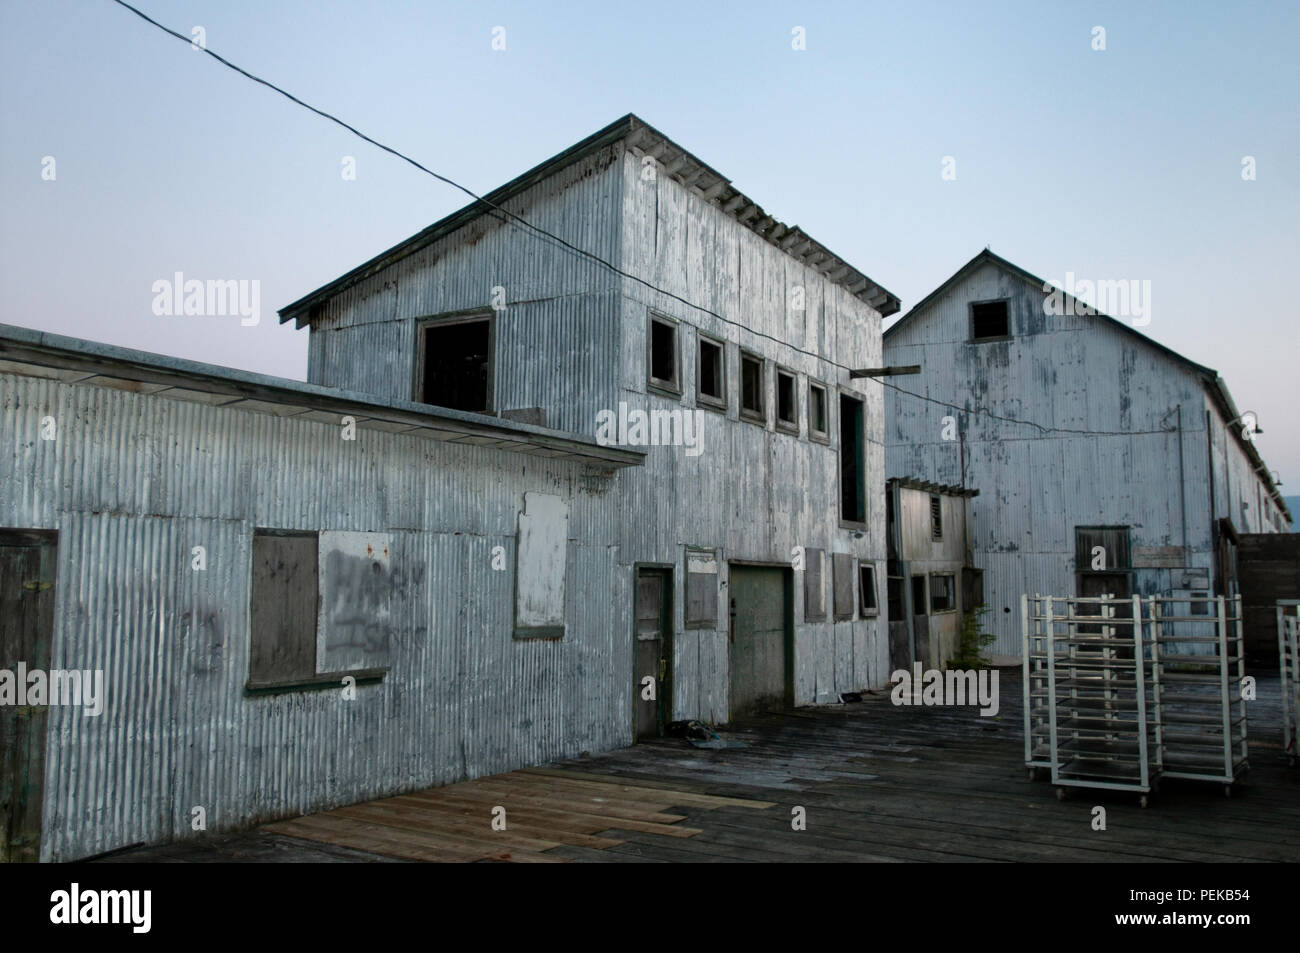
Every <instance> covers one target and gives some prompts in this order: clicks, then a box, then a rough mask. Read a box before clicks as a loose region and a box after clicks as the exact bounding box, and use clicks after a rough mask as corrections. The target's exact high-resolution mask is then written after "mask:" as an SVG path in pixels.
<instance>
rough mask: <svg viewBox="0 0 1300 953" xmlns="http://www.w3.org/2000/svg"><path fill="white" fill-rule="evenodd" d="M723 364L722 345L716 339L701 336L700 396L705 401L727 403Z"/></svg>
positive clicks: (719, 403) (723, 404) (724, 404)
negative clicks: (711, 339) (710, 339)
mask: <svg viewBox="0 0 1300 953" xmlns="http://www.w3.org/2000/svg"><path fill="white" fill-rule="evenodd" d="M724 367H725V365H724V364H723V351H722V345H721V344H719V343H717V342H716V341H709V340H706V339H705V338H700V391H699V398H700V400H701V401H702V402H704V403H714V404H718V405H719V406H722V407H725V406H726V405H727V385H726V383H725V382H726V379H727V378H726V373H725V371H724Z"/></svg>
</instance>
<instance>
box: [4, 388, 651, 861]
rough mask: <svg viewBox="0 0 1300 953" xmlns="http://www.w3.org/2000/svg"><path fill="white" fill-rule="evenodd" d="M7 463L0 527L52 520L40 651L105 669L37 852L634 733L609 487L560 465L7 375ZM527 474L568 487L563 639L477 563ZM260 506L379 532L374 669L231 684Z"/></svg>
mask: <svg viewBox="0 0 1300 953" xmlns="http://www.w3.org/2000/svg"><path fill="white" fill-rule="evenodd" d="M46 416H50V417H52V418H54V420H55V422H56V425H57V428H58V429H57V438H56V439H55V440H53V441H46V440H42V439H41V437H40V433H39V431H40V428H41V421H42V418H44V417H46ZM0 469H2V470H3V472H4V474H5V476H4V484H5V489H6V492H5V493H3V494H0V526H7V527H19V528H55V529H58V530H59V531H60V535H59V557H58V580H57V586H58V597H57V610H56V612H57V622H56V632H55V639H54V647H53V658H52V663H51V664H52V666H53V667H56V668H77V669H85V668H90V669H102V670H103V671H104V673H105V685H106V695H107V701H106V707H105V710H104V712H103V714H102V715H101V716H99V717H96V718H88V717H83V715H82V713H81V711H80V710H78V709H74V708H54V709H52V710H51V715H50V723H49V725H50V727H49V755H48V759H47V774H46V791H45V808H44V810H45V815H44V827H45V843H44V845H43V848H42V856H43V858H44V859H46V860H64V859H71V858H76V857H81V856H86V855H90V854H94V853H99V852H102V851H106V850H111V849H114V848H117V847H120V846H123V845H126V844H130V843H134V842H138V841H155V840H160V839H164V838H169V837H182V836H187V835H189V834H190V833H191V832H190V811H191V809H192V808H193V807H195V806H202V807H204V808H205V810H206V812H207V819H208V828H209V830H219V829H223V828H228V827H231V826H235V825H239V824H243V823H247V822H250V821H253V820H264V819H269V818H273V817H277V816H283V815H289V814H297V813H301V812H305V811H309V810H313V809H318V808H325V807H330V806H337V805H341V804H346V803H350V802H355V801H359V800H364V799H367V798H372V797H376V796H379V795H382V794H386V793H391V792H395V791H398V790H403V789H414V788H418V787H422V786H427V785H431V784H436V783H443V782H448V781H453V780H456V779H458V778H463V777H467V776H476V775H481V774H486V773H491V772H496V771H502V770H507V769H509V768H512V767H516V766H519V765H522V764H529V763H537V762H542V761H546V760H549V759H553V758H559V757H567V756H572V755H576V754H578V753H580V752H581V751H583V750H599V749H605V748H612V747H617V746H619V745H622V744H627V743H629V742H630V741H631V735H632V708H631V697H630V692H629V691H628V690H627V685H628V682H629V679H628V673H629V672H630V671H631V666H632V659H631V654H630V643H629V641H628V640H627V639H625V638H622V637H620V633H622V632H624V631H625V629H626V627H627V625H628V623H627V619H626V612H625V611H624V609H623V608H622V607H623V606H625V605H626V598H625V597H626V586H625V584H624V583H623V582H622V580H621V579H620V578H619V574H617V573H616V570H615V561H614V556H613V552H614V551H613V548H612V547H613V544H614V541H615V536H616V532H615V521H616V519H618V516H619V514H618V511H617V507H616V496H615V494H613V493H612V492H611V491H610V488H609V478H607V477H598V476H594V475H593V474H591V473H589V472H587V471H585V470H584V469H583V467H582V466H581V465H579V464H577V463H572V462H567V461H555V460H545V459H541V458H536V457H530V456H523V455H519V454H511V453H504V452H500V451H494V450H486V449H480V448H475V447H468V446H454V445H450V444H444V443H439V442H436V441H432V440H426V439H421V438H418V437H412V436H402V435H393V434H388V433H383V432H379V431H375V430H368V429H365V428H364V426H363V427H362V428H361V429H359V430H358V431H357V440H356V441H355V442H344V441H342V440H341V439H340V430H339V428H338V427H337V426H335V425H333V424H327V423H314V422H311V421H307V420H294V419H286V418H282V417H276V416H271V415H264V414H258V413H252V412H248V411H241V410H235V409H226V410H223V409H221V408H217V407H211V406H206V405H202V404H196V403H186V402H182V401H176V400H170V399H165V398H160V397H150V396H146V395H141V394H133V393H127V392H123V391H119V390H111V389H107V388H103V387H95V386H89V385H75V386H70V385H62V384H58V383H56V382H53V381H46V380H38V379H33V378H26V377H15V376H11V375H0ZM526 490H538V491H541V492H546V493H551V494H558V495H560V496H562V497H564V498H565V499H566V501H567V502H568V505H569V508H570V519H571V524H570V525H571V527H572V535H573V539H572V541H571V542H570V551H569V555H568V566H569V570H568V573H567V577H566V584H567V587H568V595H567V606H568V634H567V635H566V638H565V639H564V640H563V641H562V642H521V641H516V640H514V639H513V638H512V617H511V611H512V606H513V586H514V575H513V569H512V568H507V570H506V571H493V570H492V568H491V554H492V548H493V547H494V546H497V545H500V546H504V547H505V551H506V553H507V554H510V558H513V552H514V549H513V538H514V535H515V532H516V519H517V514H518V511H519V508H520V507H521V505H522V502H523V494H524V492H525V491H526ZM254 527H278V528H287V529H309V530H321V529H338V530H355V531H371V532H374V531H383V532H387V533H390V534H391V535H392V539H393V547H392V561H391V570H390V571H391V577H392V580H393V586H394V594H393V599H392V612H393V625H394V630H395V631H396V632H397V633H398V635H397V638H396V642H395V644H394V646H393V665H392V669H391V671H390V672H389V674H388V676H387V678H386V679H385V680H384V681H383V682H382V683H380V684H377V685H365V684H363V685H360V686H358V688H357V692H358V696H357V698H356V699H355V700H354V701H346V700H344V699H343V698H342V694H341V692H340V691H337V690H325V691H309V692H297V693H289V694H276V695H270V696H262V697H245V695H244V690H243V685H244V682H245V680H246V678H247V675H248V651H249V649H248V646H249V631H248V604H249V584H250V581H249V580H250V558H251V537H252V532H253V529H254ZM194 546H203V547H205V548H206V550H207V569H206V570H205V571H202V572H198V571H194V570H193V569H192V568H191V550H192V547H194Z"/></svg>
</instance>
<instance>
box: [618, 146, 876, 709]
mask: <svg viewBox="0 0 1300 953" xmlns="http://www.w3.org/2000/svg"><path fill="white" fill-rule="evenodd" d="M640 170H641V164H640V160H639V159H638V158H637V157H635V156H634V155H631V154H628V155H627V156H625V159H624V173H625V187H624V191H623V207H622V211H621V219H622V226H623V231H622V246H623V258H622V261H623V267H624V269H625V270H627V271H629V272H631V273H632V274H635V275H638V276H640V277H643V278H644V279H645V280H646V281H648V282H650V283H651V284H654V285H656V286H658V287H659V288H662V289H664V291H665V292H668V293H667V294H665V293H659V292H656V291H653V290H651V289H649V288H647V287H645V286H644V285H642V284H640V283H638V282H633V281H624V282H623V285H622V296H623V297H622V300H621V310H620V322H619V323H620V328H621V331H620V334H621V346H620V347H619V349H618V353H619V355H620V361H621V365H620V369H619V386H620V388H621V389H619V390H618V391H616V392H614V393H612V394H611V397H610V403H609V405H608V406H609V407H610V408H611V409H616V408H617V402H618V401H626V402H627V404H628V407H629V409H632V408H639V409H642V410H647V411H649V410H654V409H659V410H671V409H674V408H679V407H680V408H694V407H695V391H696V374H697V367H698V354H697V347H698V337H697V331H698V332H702V333H704V334H707V335H709V336H711V337H714V338H716V339H719V340H721V341H723V342H725V343H726V345H727V346H726V349H725V358H726V371H727V389H728V393H729V395H730V396H729V402H730V409H729V410H728V411H727V413H726V415H725V416H724V415H722V414H720V413H716V412H714V411H711V410H703V411H702V412H701V417H702V420H703V431H702V437H701V439H702V444H703V446H704V452H703V454H701V455H700V456H698V457H690V456H687V455H686V454H685V453H684V451H683V450H682V449H681V448H676V447H659V448H653V447H652V448H650V449H649V455H648V457H647V459H646V464H645V466H644V467H642V468H636V469H635V470H632V469H629V470H624V471H620V473H619V474H618V476H617V479H618V481H619V484H620V487H621V490H622V492H623V494H624V496H625V504H624V506H625V510H626V512H628V513H631V514H635V518H633V519H629V520H628V521H627V522H626V523H625V524H624V526H623V527H622V529H621V532H620V535H619V543H620V554H621V555H620V558H621V559H622V560H623V561H624V562H625V563H626V564H629V565H630V564H631V563H632V562H634V561H645V562H652V561H657V562H671V563H674V564H676V565H678V566H679V576H680V563H681V560H682V552H683V548H684V547H685V546H701V547H706V548H715V549H718V550H719V551H720V553H721V557H722V559H723V560H724V567H723V570H722V574H721V576H720V582H721V583H723V584H725V583H726V582H727V578H728V576H727V572H726V568H725V561H726V560H751V561H758V562H768V563H772V564H784V565H789V564H790V561H791V558H792V555H793V550H794V547H795V546H803V547H805V548H813V549H823V550H825V551H826V553H827V555H828V557H829V555H830V554H831V553H834V552H843V553H852V554H854V555H856V556H858V557H859V558H861V559H869V560H873V561H876V562H878V564H879V568H878V570H877V571H878V573H880V574H881V575H882V576H883V563H884V558H885V536H884V512H885V511H884V446H883V436H882V433H881V421H882V418H883V401H882V398H881V395H880V390H881V388H880V387H879V385H873V384H868V383H865V382H861V381H850V380H849V378H848V373H847V371H845V370H842V369H840V368H838V367H836V366H834V364H832V363H831V361H832V360H833V361H834V362H835V363H837V364H842V365H848V366H853V367H863V366H874V365H878V364H879V363H880V359H881V345H880V316H879V314H877V313H876V312H875V311H872V310H871V309H870V308H868V307H867V306H866V305H864V304H863V303H862V302H861V301H859V300H857V299H856V298H853V297H852V296H851V295H849V294H848V292H847V291H845V290H844V289H843V288H840V287H839V286H837V285H835V284H833V283H831V282H829V281H827V280H826V279H825V278H824V277H822V276H821V275H820V274H818V273H817V272H815V271H813V270H811V269H809V268H807V267H806V266H804V265H802V264H801V263H799V262H797V261H795V260H794V259H792V258H791V257H790V256H788V255H786V254H784V253H783V252H781V251H780V250H778V249H777V248H775V247H774V246H772V245H771V244H770V243H768V242H766V241H764V240H762V239H760V238H759V237H757V236H756V235H755V234H754V233H753V232H752V231H750V230H749V229H747V228H745V227H744V226H743V225H740V224H739V223H738V222H737V221H736V220H735V219H734V218H732V217H731V216H729V215H726V214H724V213H723V212H721V211H720V210H719V209H717V208H715V207H712V206H710V205H708V204H707V203H704V202H702V201H700V200H699V198H698V197H697V196H695V195H694V194H692V193H690V192H688V191H687V190H686V189H685V188H684V187H682V186H681V185H680V184H678V183H677V182H674V181H673V180H671V179H670V178H668V177H667V176H663V175H660V176H657V177H656V178H655V179H654V180H653V181H646V180H645V179H643V178H642V177H641V175H640ZM795 286H799V287H802V288H803V289H804V292H805V310H803V311H796V310H793V309H792V307H791V304H792V289H793V288H794V287H795ZM672 295H676V296H678V297H680V298H684V299H686V300H687V301H690V302H693V303H696V304H698V305H701V306H702V307H704V308H707V309H709V310H711V311H714V312H717V313H718V314H721V315H722V316H724V317H725V318H727V319H728V320H729V321H735V322H739V323H740V325H741V326H740V327H738V326H737V325H736V324H733V323H728V321H721V320H719V319H718V318H716V317H714V316H712V315H710V314H707V313H705V312H703V311H701V310H699V309H697V308H691V307H688V306H687V305H685V304H683V303H682V301H680V300H677V299H676V298H674V297H672ZM651 309H654V310H656V311H659V312H662V313H663V314H666V315H668V316H669V317H671V318H674V319H675V320H677V321H678V322H680V324H679V329H680V330H679V341H680V348H681V350H680V354H681V367H682V375H681V385H682V397H681V398H680V399H674V398H669V397H664V396H661V395H659V394H657V393H652V392H648V390H647V387H646V363H645V362H646V335H647V330H648V329H647V321H648V315H649V312H650V310H651ZM764 335H766V336H764ZM771 338H775V339H776V340H772V339H771ZM778 341H779V342H783V343H777V342H778ZM737 346H742V347H744V348H745V349H746V350H749V351H752V352H754V353H757V354H760V355H762V356H763V357H765V358H767V359H769V360H770V361H774V362H777V363H779V364H780V365H782V366H783V367H785V368H787V369H789V370H793V371H794V372H795V373H796V374H797V376H798V393H799V417H800V428H801V431H802V432H801V434H800V435H799V436H798V437H795V436H793V435H788V434H785V433H780V432H777V431H775V430H774V429H773V428H772V425H771V424H769V425H768V426H767V427H766V428H764V427H759V426H756V425H754V424H751V423H749V422H747V421H741V420H740V419H739V407H738V400H737V395H738V375H739V373H740V368H739V352H738V351H737ZM796 347H797V348H802V349H803V350H806V351H811V352H813V354H816V355H822V356H823V357H815V356H812V355H808V354H802V353H800V352H799V351H798V350H796V349H795V348H796ZM809 376H811V377H813V378H816V379H817V380H819V381H821V382H822V383H824V384H826V385H827V386H828V402H829V404H830V407H829V414H830V420H829V424H830V429H831V432H832V435H833V444H832V446H830V447H827V446H825V445H822V444H819V443H815V442H812V441H809V440H808V437H807V383H808V378H809ZM765 385H766V401H765V403H766V406H767V407H768V417H769V419H771V418H773V417H774V415H775V414H774V407H775V393H774V388H775V373H774V371H773V370H772V369H771V368H770V367H769V369H768V372H767V375H766V378H765ZM841 386H842V387H844V388H845V389H847V390H849V391H851V392H856V393H857V394H858V396H860V397H861V398H862V399H863V400H864V402H865V412H866V420H867V428H868V443H867V449H866V469H867V478H866V484H867V493H868V527H869V528H868V530H867V531H866V532H864V533H863V534H862V538H860V539H859V538H856V537H855V535H854V534H853V532H852V531H849V530H844V529H841V528H840V527H839V520H838V514H839V470H838V466H839V464H838V459H839V458H838V455H837V452H836V448H837V446H838V443H839V440H838V427H839V423H838V421H839V417H838V400H837V396H836V394H837V391H836V388H837V387H841ZM828 565H829V559H828ZM823 581H824V584H825V585H826V587H827V604H828V605H829V604H830V589H829V587H830V574H829V572H827V573H826V574H825V579H824V580H823ZM855 585H856V583H855ZM727 592H728V590H727V589H726V588H725V587H724V588H723V589H722V598H721V599H720V600H719V602H720V611H722V612H725V611H726V607H727V605H728V604H729V600H728V598H727ZM855 593H856V589H855ZM679 611H680V610H679ZM793 611H794V640H795V646H794V648H795V653H794V654H795V671H794V686H795V700H796V702H797V703H799V704H809V703H814V702H829V701H834V700H835V698H836V697H837V696H838V694H839V693H840V692H845V691H854V690H860V689H864V688H871V687H880V686H882V685H884V684H885V683H887V681H888V671H887V669H888V641H887V638H886V624H885V621H884V619H883V618H880V619H862V620H854V621H844V622H838V623H836V622H833V621H829V620H828V621H827V622H824V623H806V622H804V621H803V619H804V608H803V585H802V580H801V578H800V575H799V574H798V573H796V574H795V578H794V609H793ZM882 615H883V613H882ZM725 621H726V620H725V619H723V620H722V622H723V624H725ZM677 625H678V629H679V635H678V642H677V652H676V659H675V665H676V669H675V675H676V679H677V681H676V691H675V697H674V705H675V710H674V712H673V717H675V718H687V717H697V718H703V719H709V720H717V721H725V720H726V718H727V708H726V705H727V694H728V666H727V660H728V648H729V646H728V640H727V636H726V631H725V629H720V630H717V631H714V630H701V631H698V632H695V631H690V630H687V631H686V632H685V637H682V635H681V634H680V633H681V631H682V630H681V627H682V619H681V618H680V617H679V619H678V621H677Z"/></svg>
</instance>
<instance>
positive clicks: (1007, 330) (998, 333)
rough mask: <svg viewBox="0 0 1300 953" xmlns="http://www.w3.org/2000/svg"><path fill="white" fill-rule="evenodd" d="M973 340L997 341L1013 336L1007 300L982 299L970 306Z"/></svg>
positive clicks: (971, 336) (971, 335) (971, 337)
mask: <svg viewBox="0 0 1300 953" xmlns="http://www.w3.org/2000/svg"><path fill="white" fill-rule="evenodd" d="M970 326H971V334H970V339H971V340H972V341H996V340H998V339H1000V338H1007V337H1010V336H1011V322H1010V320H1009V318H1008V316H1007V302H1006V301H1005V300H1004V301H981V302H978V303H977V304H972V305H971V306H970Z"/></svg>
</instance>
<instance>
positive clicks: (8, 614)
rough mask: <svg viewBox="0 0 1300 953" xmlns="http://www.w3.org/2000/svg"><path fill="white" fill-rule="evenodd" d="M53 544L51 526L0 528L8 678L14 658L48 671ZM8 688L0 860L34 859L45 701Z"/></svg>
mask: <svg viewBox="0 0 1300 953" xmlns="http://www.w3.org/2000/svg"><path fill="white" fill-rule="evenodd" d="M55 546H56V544H55V534H53V533H44V532H33V531H26V530H0V669H4V670H6V671H7V672H11V673H13V678H14V679H15V680H16V679H17V678H18V675H19V663H22V668H23V670H24V672H31V671H34V670H37V669H39V670H40V671H42V672H44V673H46V675H47V676H48V675H49V671H50V641H51V637H52V633H53V630H54V565H55V562H54V556H55V552H56V549H55ZM24 681H26V679H25V678H24ZM14 689H15V699H14V702H15V703H12V704H10V703H6V704H2V705H0V862H10V863H12V862H19V861H22V862H35V861H39V860H40V855H41V802H42V799H43V796H44V788H45V737H46V724H47V722H48V720H49V708H48V706H46V705H26V704H23V705H19V704H17V703H16V702H17V701H18V700H19V699H18V697H17V693H18V692H20V691H22V687H21V686H18V685H16V684H15V685H14ZM22 700H24V701H25V699H22ZM6 702H8V699H6Z"/></svg>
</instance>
